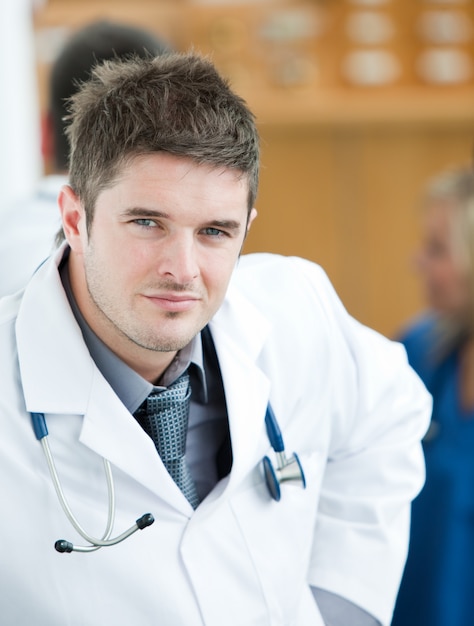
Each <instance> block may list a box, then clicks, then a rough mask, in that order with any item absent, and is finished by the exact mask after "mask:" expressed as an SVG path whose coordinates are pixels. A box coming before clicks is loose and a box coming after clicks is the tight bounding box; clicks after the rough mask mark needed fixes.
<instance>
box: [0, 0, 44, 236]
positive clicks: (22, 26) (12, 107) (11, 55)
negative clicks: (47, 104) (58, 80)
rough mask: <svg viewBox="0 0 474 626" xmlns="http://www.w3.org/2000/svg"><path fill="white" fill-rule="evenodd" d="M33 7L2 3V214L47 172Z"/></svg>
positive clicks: (12, 0)
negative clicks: (41, 139) (42, 149)
mask: <svg viewBox="0 0 474 626" xmlns="http://www.w3.org/2000/svg"><path fill="white" fill-rule="evenodd" d="M32 2H33V0H1V1H0V183H1V184H0V211H1V210H2V209H3V207H5V206H7V205H8V204H10V203H11V202H13V201H16V200H18V199H21V198H22V197H26V196H28V195H29V194H31V192H32V190H33V188H34V186H35V184H36V182H37V180H38V177H39V176H40V174H41V171H42V160H41V153H40V147H39V146H40V142H39V126H40V124H39V113H38V96H37V82H36V70H35V52H34V36H33V24H32ZM0 236H1V233H0Z"/></svg>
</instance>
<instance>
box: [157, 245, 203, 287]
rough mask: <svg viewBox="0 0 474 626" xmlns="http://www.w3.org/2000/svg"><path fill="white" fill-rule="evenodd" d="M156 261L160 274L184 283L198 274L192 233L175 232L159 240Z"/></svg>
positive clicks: (181, 283) (190, 280)
mask: <svg viewBox="0 0 474 626" xmlns="http://www.w3.org/2000/svg"><path fill="white" fill-rule="evenodd" d="M161 246H162V247H161V250H160V252H161V254H160V258H159V260H158V263H157V269H158V272H159V273H160V275H162V276H164V277H166V278H168V279H173V281H174V282H176V283H178V284H180V285H184V284H186V283H189V282H192V281H193V280H194V279H195V278H196V277H197V276H198V275H199V264H198V259H197V249H196V242H195V241H194V238H193V237H192V235H190V234H187V233H175V234H173V235H168V237H167V238H166V240H165V241H162V242H161Z"/></svg>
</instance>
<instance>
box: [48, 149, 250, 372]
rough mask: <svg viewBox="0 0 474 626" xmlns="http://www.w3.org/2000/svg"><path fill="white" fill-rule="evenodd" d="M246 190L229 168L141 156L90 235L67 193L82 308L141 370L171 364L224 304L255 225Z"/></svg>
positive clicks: (101, 200)
mask: <svg viewBox="0 0 474 626" xmlns="http://www.w3.org/2000/svg"><path fill="white" fill-rule="evenodd" d="M247 192H248V183H247V180H246V178H242V177H240V178H239V175H238V173H236V172H234V171H232V170H230V169H225V170H224V169H222V168H220V169H213V168H211V167H209V166H207V165H197V164H196V163H194V162H192V161H191V160H189V159H185V158H179V157H175V156H172V155H169V154H165V153H159V154H153V155H146V156H141V157H137V158H136V159H135V160H133V161H132V162H131V163H130V164H128V165H127V166H126V167H125V168H124V170H123V172H122V175H121V176H120V177H119V179H118V180H117V182H116V183H115V184H114V185H113V186H112V187H110V188H108V189H106V190H104V191H102V192H101V193H100V194H99V196H98V198H97V202H96V206H95V211H94V218H93V221H92V224H91V227H90V236H89V237H88V236H87V230H86V220H85V215H84V211H83V207H82V206H81V205H80V203H79V200H78V199H77V197H76V196H75V195H74V193H73V192H72V190H71V189H67V190H66V191H65V192H63V194H64V195H65V197H64V196H63V197H62V199H61V198H60V205H61V207H62V213H63V222H64V224H65V232H66V237H67V239H68V241H69V243H70V245H71V259H70V273H71V283H72V288H73V291H74V295H75V297H76V299H77V301H78V304H79V307H80V309H81V311H82V313H83V315H84V317H85V319H86V320H87V322H88V323H89V325H90V326H91V327H92V329H93V330H94V331H95V333H96V334H97V335H98V336H99V337H100V338H101V339H102V340H103V341H104V343H106V344H107V345H108V346H109V347H110V348H111V349H112V350H114V351H115V352H116V353H117V354H118V355H119V356H120V357H121V358H123V359H124V360H125V361H126V362H128V363H129V364H130V365H131V366H132V367H134V368H135V369H137V370H138V371H140V370H141V366H140V364H139V363H136V361H137V360H138V361H140V360H141V359H142V358H144V359H145V361H146V362H147V363H148V364H150V362H152V361H153V360H155V362H156V363H158V362H162V359H163V358H165V360H167V361H169V360H171V358H172V357H173V356H174V353H175V352H176V351H177V350H179V349H180V348H182V347H184V346H185V345H186V344H187V343H189V341H190V340H191V339H192V338H193V337H194V336H195V335H196V334H197V333H198V332H199V331H200V330H201V329H202V328H203V327H204V326H205V325H206V324H207V322H208V321H209V320H210V319H211V318H212V316H213V315H214V313H215V312H216V311H217V309H218V308H219V306H220V305H221V303H222V300H223V298H224V295H225V292H226V289H227V286H228V283H229V280H230V277H231V274H232V271H233V269H234V267H235V264H236V261H237V259H238V256H239V252H240V250H241V247H242V244H243V241H244V238H245V234H246V230H247ZM254 216H255V211H252V214H251V219H250V220H249V221H252V220H253V218H254ZM163 352H164V353H167V357H163V355H161V356H160V355H159V354H158V353H163ZM170 353H171V354H170ZM140 373H142V375H143V374H144V372H142V371H140ZM148 377H149V376H148Z"/></svg>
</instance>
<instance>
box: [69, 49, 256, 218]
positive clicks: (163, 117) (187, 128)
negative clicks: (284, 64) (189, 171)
mask: <svg viewBox="0 0 474 626" xmlns="http://www.w3.org/2000/svg"><path fill="white" fill-rule="evenodd" d="M69 113H70V114H69V121H70V124H69V126H68V128H67V133H68V138H69V141H70V146H71V153H70V164H69V174H70V184H71V187H72V188H73V189H74V191H75V193H76V194H77V195H78V196H79V197H80V198H81V201H82V203H83V205H84V208H85V211H86V216H87V221H88V227H89V228H90V224H91V223H92V218H93V210H94V205H95V202H96V199H97V195H98V194H99V193H100V191H102V190H103V189H105V188H107V187H108V186H110V185H111V184H112V183H113V181H114V180H115V179H116V177H117V175H118V174H119V172H120V170H121V169H122V168H123V166H124V165H126V163H128V162H129V161H130V160H132V159H133V158H134V157H136V156H139V155H144V154H152V153H155V152H167V153H169V154H173V155H176V156H183V157H188V158H191V159H193V160H195V161H196V162H197V163H199V164H210V165H215V166H216V167H219V166H222V167H229V168H232V169H235V170H236V171H238V172H241V173H242V174H243V175H244V176H245V177H247V179H248V184H249V193H248V208H249V211H250V209H251V208H252V206H253V204H254V201H255V197H256V194H257V187H258V172H259V140H258V133H257V130H256V125H255V119H254V116H253V114H252V113H251V111H250V110H249V109H248V107H247V106H246V104H245V102H244V101H243V99H242V98H240V97H239V96H238V95H236V94H235V93H234V92H233V91H232V90H231V88H230V87H229V84H228V82H227V81H226V80H225V79H224V78H222V77H221V76H220V75H219V73H218V72H217V70H216V69H215V67H214V65H213V64H212V63H211V62H210V61H209V60H208V59H207V58H205V57H202V56H200V55H197V54H194V53H169V54H164V55H160V56H157V57H154V58H145V59H143V58H139V57H133V58H131V59H127V60H112V61H105V62H104V63H102V64H100V65H98V66H97V67H96V68H95V69H94V71H93V72H92V76H91V79H90V80H89V81H87V82H86V83H84V84H83V85H82V87H81V89H80V90H79V91H78V92H77V93H76V94H75V95H74V96H73V97H72V98H71V100H70V104H69Z"/></svg>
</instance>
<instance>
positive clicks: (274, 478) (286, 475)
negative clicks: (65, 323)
mask: <svg viewBox="0 0 474 626" xmlns="http://www.w3.org/2000/svg"><path fill="white" fill-rule="evenodd" d="M278 454H279V453H277V456H278ZM262 462H263V471H264V474H265V482H266V483H267V487H268V491H269V492H270V495H271V497H272V498H273V499H274V500H276V501H277V502H278V501H279V500H280V498H281V489H280V485H281V483H283V482H285V481H289V482H293V483H299V484H300V485H301V486H302V487H303V489H306V478H305V475H304V471H303V467H302V465H301V461H300V459H299V456H298V455H297V454H296V452H294V453H293V455H292V456H291V457H290V458H289V459H287V458H286V457H285V459H284V461H283V462H282V463H281V464H280V463H279V464H278V467H277V468H276V469H275V468H274V467H273V463H272V462H271V460H270V459H269V458H268V456H265V457H264V458H263V461H262Z"/></svg>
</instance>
